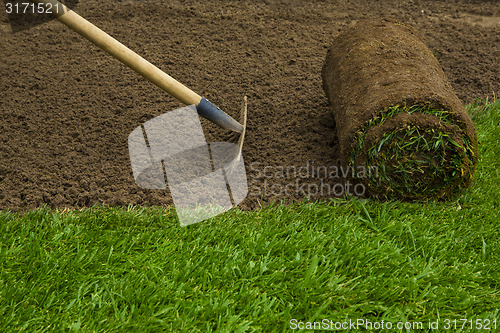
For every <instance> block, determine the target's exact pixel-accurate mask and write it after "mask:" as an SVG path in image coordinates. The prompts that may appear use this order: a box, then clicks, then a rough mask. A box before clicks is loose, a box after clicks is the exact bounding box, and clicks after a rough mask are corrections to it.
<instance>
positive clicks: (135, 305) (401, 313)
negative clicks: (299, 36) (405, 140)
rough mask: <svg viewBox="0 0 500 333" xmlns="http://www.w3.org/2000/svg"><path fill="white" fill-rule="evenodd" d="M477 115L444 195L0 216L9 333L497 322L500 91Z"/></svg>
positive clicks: (3, 317) (2, 311) (474, 110)
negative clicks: (181, 218) (469, 159)
mask: <svg viewBox="0 0 500 333" xmlns="http://www.w3.org/2000/svg"><path fill="white" fill-rule="evenodd" d="M469 112H470V113H471V114H472V116H473V119H474V121H475V123H476V125H477V128H478V131H479V139H480V147H481V161H480V163H479V165H478V167H477V169H476V174H475V182H474V183H473V185H472V187H471V188H469V189H468V190H467V191H466V192H465V193H464V194H462V195H461V196H459V197H458V198H456V199H455V200H453V201H448V202H444V203H442V202H435V201H431V202H428V203H423V204H422V203H399V202H377V201H372V200H361V199H350V200H346V201H332V202H330V203H312V202H305V203H303V204H301V205H294V206H288V207H286V206H281V205H276V206H274V207H270V208H265V209H262V210H260V211H257V212H241V211H237V210H232V211H229V212H227V213H225V214H223V215H221V216H218V217H216V218H213V219H211V220H209V221H206V222H202V223H198V224H195V225H192V226H189V227H180V226H179V223H178V221H177V218H176V216H175V213H174V212H173V211H166V210H162V209H157V208H148V209H143V208H128V209H127V208H91V209H87V210H82V211H71V212H64V213H61V212H54V211H51V210H49V209H41V210H37V211H33V212H29V213H25V214H18V213H9V212H1V213H0V332H17V331H21V332H45V331H50V332H52V331H56V332H59V331H69V332H76V331H82V332H94V331H95V332H104V331H106V332H126V331H141V332H161V331H165V332H212V331H218V332H281V331H290V330H291V327H292V328H295V327H297V326H298V324H299V321H300V322H303V323H305V322H314V321H316V322H320V321H322V320H323V319H328V320H332V321H334V322H335V321H339V322H343V321H349V319H351V320H356V319H359V318H364V319H365V320H370V321H372V322H381V321H382V320H384V322H391V323H392V324H393V325H394V326H393V331H398V330H397V329H395V326H396V324H397V322H399V321H403V322H404V321H417V322H423V325H424V330H426V331H427V330H428V329H425V328H426V327H428V323H429V320H431V321H433V322H435V321H436V320H438V319H439V320H440V321H439V325H440V326H439V328H440V330H439V331H445V330H444V328H445V326H444V325H446V319H448V320H453V319H457V320H458V321H456V322H455V325H456V326H457V328H460V327H461V326H462V324H463V322H461V321H460V319H467V320H473V321H474V322H467V324H466V325H465V327H470V325H477V324H478V323H480V324H483V325H484V324H486V323H487V320H491V321H493V320H497V321H498V323H497V328H500V315H499V308H500V261H499V253H500V241H499V238H500V237H499V236H500V214H499V211H500V195H499V192H500V176H499V169H500V100H497V101H496V102H493V103H489V104H482V103H476V104H474V105H471V106H469ZM477 319H480V320H479V321H477ZM291 320H292V324H291ZM293 320H296V321H293ZM448 325H451V328H452V330H448V331H450V332H451V331H453V332H455V331H460V330H459V329H453V328H454V327H453V325H454V324H453V322H448ZM351 328H352V327H351ZM361 328H363V327H361ZM490 328H493V322H491V323H490ZM351 331H355V330H353V329H351ZM368 331H371V330H370V329H368ZM373 331H376V330H375V329H373ZM404 331H408V332H413V331H418V330H411V329H408V330H404ZM463 331H469V330H468V329H463ZM485 331H488V330H481V332H485ZM436 332H437V331H436Z"/></svg>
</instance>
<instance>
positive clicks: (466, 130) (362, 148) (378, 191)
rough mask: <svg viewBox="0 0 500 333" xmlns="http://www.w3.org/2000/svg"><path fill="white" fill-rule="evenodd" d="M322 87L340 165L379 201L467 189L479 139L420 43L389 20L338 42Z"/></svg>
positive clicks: (362, 26)
mask: <svg viewBox="0 0 500 333" xmlns="http://www.w3.org/2000/svg"><path fill="white" fill-rule="evenodd" d="M322 76H323V88H324V90H325V92H326V95H327V97H328V100H329V102H330V108H331V111H332V112H333V115H334V117H335V120H336V124H337V134H338V137H339V142H340V154H341V162H342V165H343V167H344V168H347V169H348V170H353V171H354V172H353V173H354V175H355V178H358V180H359V181H360V182H361V183H362V184H364V185H366V188H367V193H368V194H371V195H374V196H377V197H381V198H401V199H409V200H418V199H424V198H431V197H436V198H446V197H450V196H451V195H453V194H454V193H456V192H457V191H458V190H460V189H461V188H465V187H467V186H469V185H470V183H471V181H472V175H473V173H474V168H475V165H476V162H477V159H478V142H477V133H476V129H475V128H474V124H473V123H472V121H471V119H470V117H469V116H468V114H467V112H466V111H465V109H464V106H463V104H462V103H461V102H460V100H459V99H458V97H457V96H456V94H455V92H454V91H453V89H452V88H451V86H450V83H449V81H448V80H447V78H446V76H445V74H444V72H443V70H442V69H441V67H440V65H439V63H438V61H437V60H436V58H435V57H434V56H433V54H432V52H431V51H430V50H429V48H428V47H427V46H426V45H425V43H424V41H423V37H422V36H421V35H420V34H419V33H418V32H416V31H415V30H414V29H413V28H411V27H409V26H407V25H405V24H402V23H399V22H395V21H390V20H368V21H361V22H359V23H357V24H356V25H355V26H353V27H351V28H349V29H347V30H345V31H344V32H342V33H340V34H339V35H338V36H337V37H335V39H334V42H333V45H332V46H331V48H330V49H329V51H328V54H327V57H326V62H325V64H324V67H323V73H322Z"/></svg>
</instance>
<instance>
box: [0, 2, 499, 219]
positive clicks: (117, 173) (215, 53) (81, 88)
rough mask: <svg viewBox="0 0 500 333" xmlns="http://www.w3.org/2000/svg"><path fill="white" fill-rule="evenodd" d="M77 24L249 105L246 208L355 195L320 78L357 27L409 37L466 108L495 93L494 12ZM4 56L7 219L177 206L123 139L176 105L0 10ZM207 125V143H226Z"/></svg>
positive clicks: (89, 9)
mask: <svg viewBox="0 0 500 333" xmlns="http://www.w3.org/2000/svg"><path fill="white" fill-rule="evenodd" d="M75 11H76V12H78V13H79V14H81V15H82V16H83V17H85V18H87V19H88V20H90V21H91V22H93V23H94V24H96V25H97V26H99V27H100V28H102V29H103V30H104V31H106V32H108V33H110V34H111V35H112V36H114V37H115V38H117V39H118V40H120V41H121V42H123V43H124V44H125V45H127V46H129V47H130V48H131V49H133V50H134V51H136V52H138V53H139V54H141V55H142V56H143V57H145V58H146V59H148V60H149V61H151V62H152V63H154V64H156V65H157V66H158V67H160V68H161V69H163V70H165V71H166V72H167V73H169V74H170V75H172V76H173V77H175V78H177V79H179V80H180V81H181V82H183V83H185V84H186V85H187V86H189V87H190V88H192V89H193V90H195V91H197V92H199V93H200V94H203V95H205V96H206V97H207V98H209V99H210V100H211V101H212V102H213V103H214V104H216V105H218V106H220V107H221V108H222V109H223V110H225V111H227V112H228V113H230V114H232V115H234V116H236V115H237V114H238V112H239V109H240V104H241V102H242V98H243V96H244V95H247V96H248V97H249V120H248V121H249V125H248V132H247V138H246V141H245V146H244V150H243V157H244V160H245V165H246V169H247V174H248V181H249V190H250V192H249V195H248V197H247V198H246V199H245V200H244V201H243V203H242V204H241V205H240V207H241V208H242V209H256V208H259V207H261V206H264V205H267V204H269V203H271V202H273V201H284V202H286V203H289V202H294V201H300V200H302V199H303V198H304V197H305V196H307V197H309V198H310V199H312V200H316V199H319V200H321V199H325V198H329V197H334V196H342V195H343V194H345V193H346V192H350V193H353V192H354V191H355V187H354V185H355V184H351V185H352V186H345V184H344V182H343V181H342V178H343V175H342V171H344V172H345V171H346V170H341V169H340V168H339V166H340V164H339V145H338V140H337V137H336V128H335V122H334V120H333V116H332V114H331V113H330V111H329V108H328V101H327V98H326V96H325V94H324V92H323V89H322V82H321V69H322V66H323V63H324V60H325V56H326V52H327V49H328V47H329V46H330V44H331V42H332V40H333V36H334V35H335V34H337V33H338V32H339V31H341V30H342V29H344V28H346V27H348V26H350V25H351V24H353V23H354V22H356V21H359V20H361V19H368V18H381V17H382V18H390V19H397V20H400V21H402V22H404V23H407V24H410V25H412V26H414V27H415V28H416V29H417V30H419V31H420V32H421V33H422V34H423V35H424V38H425V42H426V43H427V45H428V46H429V48H430V49H431V50H432V51H433V53H434V55H435V56H436V58H437V59H438V61H439V62H440V64H441V66H442V67H443V70H444V72H445V74H446V75H447V77H448V79H449V80H450V82H451V84H452V87H453V89H454V90H455V91H456V92H457V94H458V97H459V98H460V99H461V101H462V102H463V103H471V102H473V101H474V100H475V99H484V98H486V97H489V98H492V97H493V96H494V95H495V94H496V95H497V96H498V93H499V85H500V82H499V81H500V80H499V78H500V66H499V59H500V50H499V48H498V45H500V2H498V1H496V0H491V1H485V0H483V1H481V0H474V1H473V0H469V1H467V0H456V1H435V0H426V1H424V0H420V1H417V0H414V1H406V0H405V1H402V0H384V1H368V0H357V1H336V3H335V4H332V3H330V2H329V1H324V2H323V1H307V2H305V1H298V0H290V1H272V0H271V1H252V2H240V1H213V0H212V1H190V2H186V1H176V0H174V1H160V0H151V1H113V0H99V1H96V0H87V1H80V3H79V4H78V5H77V6H76V7H75ZM0 57H1V59H2V61H1V62H0V76H1V80H0V92H1V97H0V209H10V210H25V209H32V208H36V207H41V206H43V205H47V206H49V207H52V208H59V209H62V208H66V207H68V208H79V207H88V206H92V205H94V204H104V205H110V206H118V205H142V206H151V205H161V206H167V205H170V204H172V199H171V196H170V193H169V191H168V190H144V189H141V188H139V187H138V186H137V185H136V184H135V182H134V179H133V177H132V170H131V166H130V160H129V155H128V147H127V138H128V135H129V134H130V132H131V131H132V130H133V129H134V128H136V127H137V126H139V125H140V124H141V123H143V122H144V121H146V120H148V119H151V118H153V117H155V116H158V115H160V114H162V113H164V112H167V111H168V110H172V109H175V108H178V107H181V106H182V105H181V104H180V103H179V102H177V101H175V100H174V99H173V98H171V97H170V96H168V95H167V94H166V93H164V92H163V91H161V90H160V89H159V88H157V87H155V86H154V85H152V84H151V83H149V82H148V81H146V80H145V79H143V78H142V77H140V76H139V75H137V74H136V73H134V72H133V71H131V70H130V69H128V68H127V67H125V66H124V65H122V64H120V63H119V62H118V61H116V60H115V59H113V58H111V57H110V56H109V55H107V54H105V53H104V52H103V51H101V50H99V49H98V48H97V47H95V46H94V45H92V44H91V43H89V42H88V41H86V40H84V39H83V38H81V37H80V36H78V35H77V34H76V33H74V32H72V31H70V30H69V29H68V28H66V27H65V26H64V25H62V24H61V23H59V22H57V21H51V22H48V23H45V24H43V25H39V26H36V27H33V28H31V29H28V30H23V31H19V32H16V33H12V32H11V30H10V26H9V24H8V20H7V17H6V15H5V12H4V11H2V13H1V14H0ZM203 123H204V125H205V126H206V132H207V136H208V138H209V141H217V139H218V138H220V136H221V134H223V133H220V131H218V130H217V129H215V128H214V127H213V126H211V125H210V124H207V123H206V122H203ZM356 190H357V191H358V192H361V190H362V189H360V188H356ZM357 194H360V193H357Z"/></svg>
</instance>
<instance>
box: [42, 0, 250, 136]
mask: <svg viewBox="0 0 500 333" xmlns="http://www.w3.org/2000/svg"><path fill="white" fill-rule="evenodd" d="M33 2H36V3H42V4H45V5H48V4H50V5H52V11H53V15H54V16H55V17H56V18H57V19H58V20H59V21H60V22H62V23H64V24H65V25H66V26H67V27H69V28H70V29H72V30H73V31H75V32H77V33H78V34H80V35H81V36H83V37H84V38H86V39H88V40H89V41H91V42H92V43H94V44H95V45H96V46H98V47H99V48H101V49H102V50H103V51H106V52H107V53H108V54H110V55H111V56H113V57H115V58H116V59H118V60H119V61H121V62H122V63H123V64H125V65H127V66H128V67H130V68H131V69H133V70H134V71H136V72H137V73H139V74H141V75H142V76H143V77H144V78H146V79H148V80H149V81H151V82H152V83H154V84H155V85H157V86H158V87H160V88H161V89H163V90H164V91H166V92H167V93H168V94H170V95H171V96H173V97H175V98H176V99H178V100H179V101H181V102H182V103H184V104H186V105H190V104H194V105H196V107H197V110H198V113H199V114H200V115H201V116H203V117H205V118H207V119H208V120H210V121H212V122H214V123H216V124H217V125H219V126H221V127H223V128H226V129H230V130H232V131H235V132H239V133H241V132H242V131H243V128H242V126H241V125H240V124H239V123H238V122H237V121H236V120H234V119H233V118H231V117H230V116H228V115H227V114H226V113H224V112H223V111H222V110H220V109H219V108H218V107H216V106H215V105H213V104H212V103H210V102H209V101H208V100H207V99H205V98H203V97H202V96H200V95H198V94H197V93H195V92H194V91H192V90H191V89H189V88H188V87H186V86H185V85H183V84H182V83H180V82H179V81H177V80H175V79H174V78H173V77H171V76H170V75H168V74H167V73H165V72H163V71H162V70H160V69H159V68H158V67H156V66H155V65H153V64H152V63H150V62H149V61H147V60H146V59H144V58H143V57H141V56H140V55H138V54H137V53H135V52H134V51H132V50H131V49H129V48H128V47H126V46H125V45H123V44H122V43H120V42H119V41H117V40H116V39H114V38H113V37H111V36H110V35H108V34H107V33H105V32H104V31H102V30H101V29H99V28H98V27H96V26H95V25H93V24H92V23H90V22H89V21H87V20H86V19H84V18H83V17H81V16H80V15H78V14H77V13H75V12H74V11H73V10H70V9H68V8H67V7H66V6H65V5H64V4H62V3H60V2H59V1H57V0H33ZM56 8H57V9H58V10H57V12H56V11H55V9H56Z"/></svg>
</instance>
